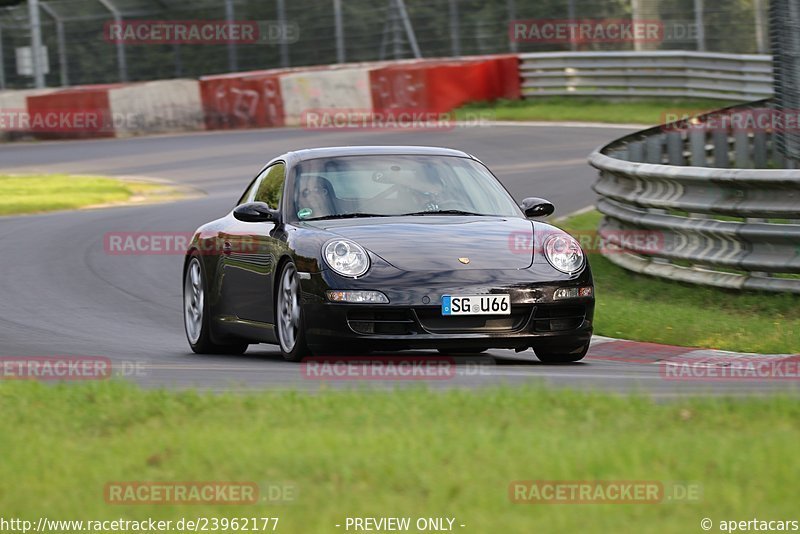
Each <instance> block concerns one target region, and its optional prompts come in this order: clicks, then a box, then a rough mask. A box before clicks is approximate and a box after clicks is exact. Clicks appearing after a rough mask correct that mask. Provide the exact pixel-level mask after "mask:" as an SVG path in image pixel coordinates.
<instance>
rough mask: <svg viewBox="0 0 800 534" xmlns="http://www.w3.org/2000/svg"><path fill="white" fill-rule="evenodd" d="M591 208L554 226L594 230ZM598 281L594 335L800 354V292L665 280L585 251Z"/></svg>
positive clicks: (595, 217)
mask: <svg viewBox="0 0 800 534" xmlns="http://www.w3.org/2000/svg"><path fill="white" fill-rule="evenodd" d="M600 219H601V215H600V213H598V212H596V211H592V212H589V213H586V214H583V215H578V216H576V217H572V218H570V219H568V220H566V221H563V222H561V223H557V224H558V226H560V227H561V228H564V229H565V230H567V231H570V232H572V233H576V232H580V231H594V230H596V229H597V225H598V223H599V222H600ZM589 263H590V264H591V267H592V272H593V274H594V279H595V285H596V287H595V291H596V298H597V307H596V311H595V333H596V334H600V335H604V336H611V337H619V338H625V339H635V340H640V341H652V342H656V343H667V344H671V345H681V346H687V347H703V348H715V349H723V350H733V351H744V352H758V353H796V352H800V336H798V332H800V297H797V296H793V295H789V294H775V293H756V292H739V291H732V290H731V291H728V290H722V289H715V288H709V287H703V286H698V285H692V284H684V283H680V282H673V281H669V280H662V279H658V278H653V277H649V276H645V275H639V274H635V273H632V272H629V271H626V270H625V269H622V268H621V267H618V266H616V265H614V264H613V263H611V262H610V261H608V260H607V259H606V258H604V257H602V256H601V255H600V254H589Z"/></svg>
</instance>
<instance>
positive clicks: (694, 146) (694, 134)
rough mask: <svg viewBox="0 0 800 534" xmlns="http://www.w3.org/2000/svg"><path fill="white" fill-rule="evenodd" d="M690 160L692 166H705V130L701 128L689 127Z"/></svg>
mask: <svg viewBox="0 0 800 534" xmlns="http://www.w3.org/2000/svg"><path fill="white" fill-rule="evenodd" d="M689 143H690V151H691V152H690V161H691V165H692V166H693V167H705V166H706V163H707V161H708V160H707V157H706V131H705V130H704V129H703V128H702V127H699V128H690V129H689Z"/></svg>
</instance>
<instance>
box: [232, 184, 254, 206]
mask: <svg viewBox="0 0 800 534" xmlns="http://www.w3.org/2000/svg"><path fill="white" fill-rule="evenodd" d="M256 185H258V178H256V179H255V180H253V183H251V184H250V185H249V186H248V187H247V191H245V192H244V194H243V195H242V198H240V199H239V202H238V203H237V204H236V205H237V206H241V205H242V204H244V203H245V202H250V196H251V195H252V194H253V190H254V189H255V188H256Z"/></svg>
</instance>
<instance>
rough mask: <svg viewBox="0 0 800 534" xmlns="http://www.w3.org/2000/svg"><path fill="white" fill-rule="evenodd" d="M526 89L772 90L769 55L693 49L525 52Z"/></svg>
mask: <svg viewBox="0 0 800 534" xmlns="http://www.w3.org/2000/svg"><path fill="white" fill-rule="evenodd" d="M520 60H521V64H520V74H521V76H522V94H523V96H524V97H526V98H532V97H537V96H558V95H571V96H580V95H586V96H625V97H631V96H644V97H652V96H666V97H689V98H717V99H724V100H735V101H741V102H744V101H752V100H760V99H763V98H768V97H770V96H771V95H772V92H773V89H772V78H773V76H772V62H771V57H770V56H768V55H755V54H752V55H736V54H716V53H707V52H689V51H652V52H554V53H550V52H547V53H533V54H520Z"/></svg>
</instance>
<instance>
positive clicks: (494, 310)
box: [442, 295, 511, 315]
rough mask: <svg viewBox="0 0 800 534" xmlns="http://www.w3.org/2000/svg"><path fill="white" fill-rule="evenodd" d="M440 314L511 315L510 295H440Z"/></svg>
mask: <svg viewBox="0 0 800 534" xmlns="http://www.w3.org/2000/svg"><path fill="white" fill-rule="evenodd" d="M442 315H511V296H510V295H458V296H456V295H442Z"/></svg>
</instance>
